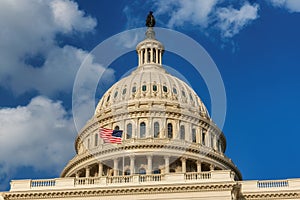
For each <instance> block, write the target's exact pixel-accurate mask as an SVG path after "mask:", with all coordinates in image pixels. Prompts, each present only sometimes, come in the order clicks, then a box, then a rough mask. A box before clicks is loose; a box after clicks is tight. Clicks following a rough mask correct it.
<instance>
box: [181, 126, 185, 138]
mask: <svg viewBox="0 0 300 200" xmlns="http://www.w3.org/2000/svg"><path fill="white" fill-rule="evenodd" d="M180 139H181V140H185V128H184V125H181V126H180Z"/></svg>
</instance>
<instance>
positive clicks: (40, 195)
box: [4, 183, 236, 200]
mask: <svg viewBox="0 0 300 200" xmlns="http://www.w3.org/2000/svg"><path fill="white" fill-rule="evenodd" d="M235 185H236V183H223V184H197V185H191V184H189V185H164V186H138V187H118V188H103V189H102V188H93V189H84V190H83V189H74V190H57V191H51V192H50V191H37V192H9V193H5V194H4V199H5V200H12V199H45V198H67V197H95V196H120V195H138V194H164V193H187V192H206V191H231V190H232V189H233V188H234V186H235Z"/></svg>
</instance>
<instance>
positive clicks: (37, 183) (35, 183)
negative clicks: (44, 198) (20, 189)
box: [30, 179, 55, 187]
mask: <svg viewBox="0 0 300 200" xmlns="http://www.w3.org/2000/svg"><path fill="white" fill-rule="evenodd" d="M54 186H55V179H48V180H32V181H31V182H30V187H54Z"/></svg>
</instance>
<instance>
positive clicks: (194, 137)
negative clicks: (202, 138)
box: [192, 128, 197, 143]
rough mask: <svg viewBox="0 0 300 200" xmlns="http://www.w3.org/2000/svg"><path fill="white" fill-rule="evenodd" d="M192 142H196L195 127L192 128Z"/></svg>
mask: <svg viewBox="0 0 300 200" xmlns="http://www.w3.org/2000/svg"><path fill="white" fill-rule="evenodd" d="M192 142H195V143H196V142H197V138H196V129H194V128H193V129H192Z"/></svg>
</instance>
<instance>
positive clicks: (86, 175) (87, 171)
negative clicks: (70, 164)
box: [85, 167, 90, 178]
mask: <svg viewBox="0 0 300 200" xmlns="http://www.w3.org/2000/svg"><path fill="white" fill-rule="evenodd" d="M85 177H86V178H88V177H90V167H86V168H85Z"/></svg>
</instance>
